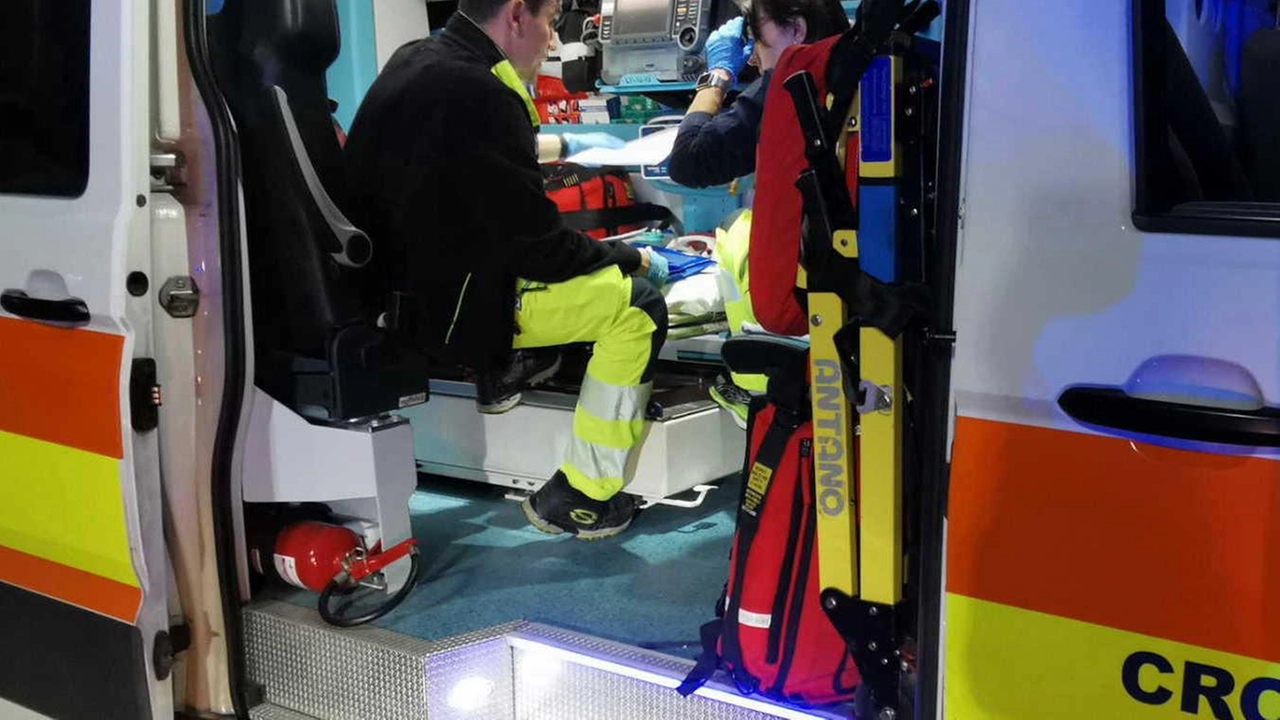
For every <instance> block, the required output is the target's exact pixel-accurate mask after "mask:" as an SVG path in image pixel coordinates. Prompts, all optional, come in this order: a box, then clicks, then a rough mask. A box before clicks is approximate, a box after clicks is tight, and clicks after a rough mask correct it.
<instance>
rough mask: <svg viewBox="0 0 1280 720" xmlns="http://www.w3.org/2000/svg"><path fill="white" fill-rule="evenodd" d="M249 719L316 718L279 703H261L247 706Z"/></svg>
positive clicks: (308, 719) (293, 719)
mask: <svg viewBox="0 0 1280 720" xmlns="http://www.w3.org/2000/svg"><path fill="white" fill-rule="evenodd" d="M249 720H316V718H314V717H312V716H311V715H303V714H302V713H300V712H296V711H294V710H290V709H289V708H283V707H280V706H279V705H272V704H271V703H263V704H261V705H257V706H255V707H252V708H249Z"/></svg>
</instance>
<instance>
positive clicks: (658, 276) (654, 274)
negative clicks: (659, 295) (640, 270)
mask: <svg viewBox="0 0 1280 720" xmlns="http://www.w3.org/2000/svg"><path fill="white" fill-rule="evenodd" d="M641 252H644V253H647V254H648V255H649V272H648V273H647V274H646V275H645V277H646V278H648V279H649V282H651V283H653V285H654V287H662V286H663V285H666V284H667V278H669V277H670V276H671V266H670V264H669V263H668V262H667V259H666V258H665V257H663V256H662V255H659V254H658V253H656V252H651V251H649V250H642V251H641Z"/></svg>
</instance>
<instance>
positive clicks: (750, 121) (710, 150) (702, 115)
mask: <svg viewBox="0 0 1280 720" xmlns="http://www.w3.org/2000/svg"><path fill="white" fill-rule="evenodd" d="M772 74H773V71H772V70H769V71H767V72H765V74H764V75H761V76H760V77H759V78H757V79H756V80H755V81H754V82H752V83H751V84H750V85H748V86H747V87H746V88H744V89H743V91H742V92H741V93H740V94H739V95H738V98H737V99H736V100H734V101H733V103H732V104H731V105H729V107H728V108H726V109H725V110H724V111H723V112H720V113H718V114H716V115H712V114H711V113H707V112H691V113H689V114H687V115H685V116H684V119H683V120H681V121H680V129H679V130H677V131H676V142H675V146H674V147H672V148H671V157H670V158H669V159H668V160H667V169H668V172H670V173H671V179H672V180H674V181H676V182H678V183H680V184H681V185H684V186H685V187H692V188H705V187H711V186H712V185H723V184H725V183H727V182H729V181H731V180H733V179H734V178H740V177H744V176H746V175H750V174H751V173H753V172H755V170H756V144H757V143H759V142H760V120H761V118H763V117H764V99H765V96H766V95H767V94H768V92H769V77H770V76H771V75H772Z"/></svg>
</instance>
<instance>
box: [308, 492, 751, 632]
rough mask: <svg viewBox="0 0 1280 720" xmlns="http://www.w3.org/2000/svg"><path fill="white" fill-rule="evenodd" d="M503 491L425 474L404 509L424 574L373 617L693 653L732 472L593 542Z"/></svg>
mask: <svg viewBox="0 0 1280 720" xmlns="http://www.w3.org/2000/svg"><path fill="white" fill-rule="evenodd" d="M503 492H504V491H503V490H502V489H500V488H496V487H494V486H489V485H481V484H479V483H468V482H460V481H455V480H447V479H443V478H436V477H424V478H423V481H422V482H421V483H420V485H419V490H418V492H416V493H414V495H413V497H412V499H411V500H410V510H411V513H412V523H413V534H414V537H416V538H417V539H418V543H419V547H420V549H421V551H422V553H423V558H424V561H425V569H424V573H423V575H424V576H423V578H422V580H421V582H420V584H419V585H418V587H417V588H416V589H415V590H414V591H413V593H412V594H411V595H410V596H409V598H408V599H407V600H406V601H405V602H404V604H403V605H401V606H400V607H399V608H397V609H396V610H394V611H392V612H391V613H389V614H388V615H386V616H385V617H383V618H381V619H380V620H378V621H376V623H375V624H377V625H379V626H381V627H384V628H387V629H389V630H394V631H396V632H400V633H404V634H407V635H413V636H416V637H420V638H424V639H429V640H435V639H440V638H445V637H450V636H453V635H458V634H460V633H464V632H469V631H472V630H478V629H480V628H484V627H489V626H493V625H498V624H501V623H505V622H509V621H511V620H531V621H534V622H539V623H545V624H549V625H554V626H556V627H561V628H565V629H569V630H577V631H580V632H585V633H588V634H591V635H595V636H598V637H603V638H607V639H610V640H616V641H620V642H625V643H628V644H631V645H640V646H649V647H657V648H658V649H661V650H663V651H665V652H668V653H670V654H673V655H681V656H687V657H694V656H696V655H697V652H698V648H697V638H698V628H699V626H700V625H701V624H702V623H704V622H706V621H707V620H709V619H711V618H712V617H713V613H714V609H715V603H716V600H717V599H718V598H719V596H720V592H721V589H722V588H723V586H724V582H725V579H726V578H727V577H728V569H729V547H730V543H731V541H732V537H733V524H734V510H735V507H736V501H737V497H738V482H737V480H736V478H731V479H729V480H727V481H725V482H724V483H722V484H721V485H720V486H719V487H718V488H717V489H716V490H714V491H712V492H711V494H710V495H709V496H708V498H707V500H706V501H705V502H704V503H703V505H702V506H701V507H699V508H693V509H688V508H674V507H667V506H657V507H653V508H649V509H647V510H644V511H642V512H641V513H640V514H639V516H637V517H636V519H635V521H634V522H633V523H632V525H631V527H630V529H628V530H627V531H626V532H625V533H623V534H622V535H619V536H617V537H614V538H608V539H604V540H595V541H590V542H587V541H582V540H577V539H575V538H572V537H570V536H567V535H558V536H555V535H546V534H544V533H541V532H538V531H537V530H534V529H533V528H532V527H530V526H529V524H528V522H527V521H526V520H525V517H524V514H523V512H521V510H520V506H519V504H518V503H515V502H512V501H509V500H504V499H503V497H502V495H503ZM315 598H316V596H315V595H313V594H309V593H290V595H289V598H288V599H289V600H290V601H291V602H295V603H299V604H308V605H314V603H315Z"/></svg>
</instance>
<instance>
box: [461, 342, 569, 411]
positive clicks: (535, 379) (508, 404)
mask: <svg viewBox="0 0 1280 720" xmlns="http://www.w3.org/2000/svg"><path fill="white" fill-rule="evenodd" d="M558 372H560V358H559V357H558V356H557V357H556V361H555V362H553V363H551V365H550V366H549V367H548V368H547V369H546V370H543V371H542V372H539V373H534V375H533V376H532V377H530V378H529V379H528V381H526V384H527V385H528V386H529V387H537V386H538V385H541V384H542V383H544V382H546V381H548V380H550V379H551V378H553V377H555V374H556V373H558ZM522 400H524V393H516V394H515V395H512V396H510V397H508V398H506V399H504V400H503V401H502V402H497V403H493V404H491V405H481V404H480V403H479V402H476V410H478V411H479V412H480V413H482V414H484V415H501V414H503V413H506V412H511V411H512V410H513V409H515V407H516V406H517V405H519V404H520V402H521V401H522Z"/></svg>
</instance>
